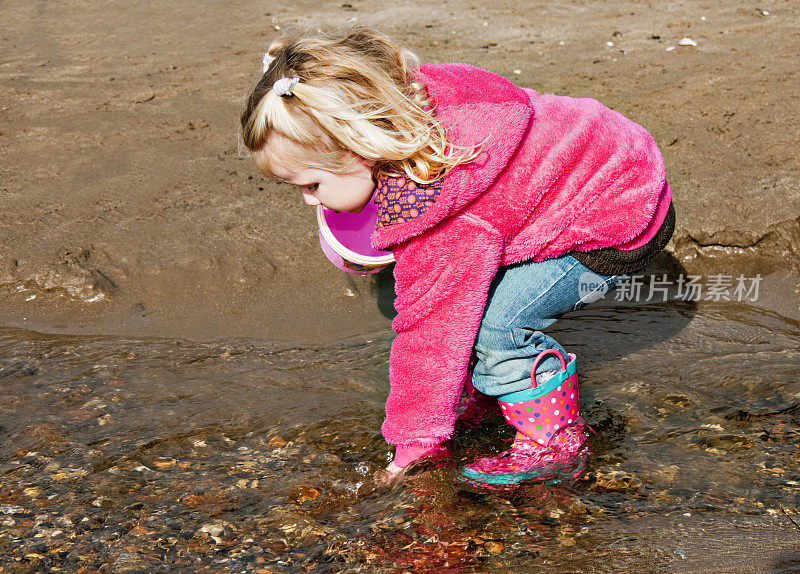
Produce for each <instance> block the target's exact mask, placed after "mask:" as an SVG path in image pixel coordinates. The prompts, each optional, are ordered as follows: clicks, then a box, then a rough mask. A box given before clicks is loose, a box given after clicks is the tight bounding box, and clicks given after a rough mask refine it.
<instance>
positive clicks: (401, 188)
mask: <svg viewBox="0 0 800 574" xmlns="http://www.w3.org/2000/svg"><path fill="white" fill-rule="evenodd" d="M441 190H442V179H441V178H440V179H437V180H436V181H434V182H432V183H417V182H415V181H414V180H412V179H410V178H409V177H408V176H407V175H405V174H404V175H388V174H382V175H381V176H380V177H379V178H378V183H377V185H376V186H375V195H374V196H373V201H374V202H375V204H376V205H377V206H378V221H377V223H376V224H375V229H380V228H381V227H386V226H387V225H394V224H396V223H405V222H406V221H411V220H413V219H416V218H417V217H419V216H420V215H422V214H423V213H425V212H426V211H428V210H429V209H430V208H431V206H432V205H433V204H434V202H435V201H436V199H437V198H438V197H439V192H441Z"/></svg>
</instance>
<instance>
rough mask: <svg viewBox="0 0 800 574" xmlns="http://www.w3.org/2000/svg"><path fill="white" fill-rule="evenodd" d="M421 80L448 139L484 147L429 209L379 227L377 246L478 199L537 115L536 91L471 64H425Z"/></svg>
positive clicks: (451, 176) (454, 172)
mask: <svg viewBox="0 0 800 574" xmlns="http://www.w3.org/2000/svg"><path fill="white" fill-rule="evenodd" d="M416 81H419V82H422V83H424V84H425V86H426V87H427V89H428V95H429V96H431V97H432V98H433V99H434V102H435V105H436V119H437V120H438V121H439V122H440V123H441V125H442V127H443V128H444V129H445V133H446V134H447V139H448V141H449V142H450V143H451V144H452V145H453V146H454V147H456V148H458V147H467V148H469V147H472V146H474V145H476V144H478V145H480V149H481V152H480V155H479V156H478V157H476V158H475V159H474V160H472V161H471V162H469V163H466V164H463V165H458V166H456V167H454V168H453V169H451V170H450V171H449V172H448V173H447V175H446V177H445V178H444V179H443V181H442V189H441V192H440V193H439V197H438V198H437V200H436V203H434V204H433V206H431V208H430V209H428V211H426V212H425V213H423V214H422V215H420V216H419V217H418V218H416V219H413V220H411V221H407V222H404V223H396V224H394V225H387V226H385V227H381V228H380V229H377V230H376V231H375V232H374V233H373V235H372V246H373V247H374V248H375V249H387V248H388V247H390V246H392V245H396V244H398V243H402V242H404V241H407V240H408V239H411V238H412V237H415V236H417V235H419V234H421V233H423V232H424V231H426V230H428V229H430V228H431V227H433V226H434V225H436V224H438V223H439V222H441V221H443V220H445V219H447V218H448V217H450V216H451V215H453V214H455V213H458V212H459V211H461V210H462V209H463V208H464V207H466V206H467V205H469V204H470V203H471V202H472V201H474V200H475V199H476V198H477V197H478V196H480V195H481V194H482V193H483V192H484V191H486V190H487V189H488V188H489V187H490V186H491V185H492V184H493V183H494V181H495V179H496V178H497V176H498V175H499V174H500V173H501V172H502V171H503V170H504V169H505V168H506V166H507V165H508V163H509V161H510V160H511V158H512V156H513V155H514V153H515V152H516V150H517V148H518V147H519V145H520V143H521V142H522V140H523V138H524V136H525V134H526V133H527V132H528V130H529V129H530V123H531V120H532V118H533V107H532V105H531V101H530V97H529V96H528V94H527V93H526V92H525V91H524V90H523V89H522V88H519V87H517V86H515V85H514V84H512V83H511V82H509V81H508V80H506V79H504V78H501V77H499V76H497V75H495V74H492V73H491V72H487V71H486V70H482V69H480V68H476V67H474V66H470V65H468V64H425V65H423V66H422V68H421V69H420V73H419V75H418V76H417V78H416ZM481 144H482V145H481Z"/></svg>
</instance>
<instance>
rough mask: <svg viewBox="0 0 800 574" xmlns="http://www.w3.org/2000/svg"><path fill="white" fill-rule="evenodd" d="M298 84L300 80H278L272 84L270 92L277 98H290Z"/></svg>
mask: <svg viewBox="0 0 800 574" xmlns="http://www.w3.org/2000/svg"><path fill="white" fill-rule="evenodd" d="M299 82H300V78H297V77H294V78H280V79H278V80H275V83H274V84H272V91H273V92H275V94H277V95H279V96H291V95H293V94H292V90H293V89H294V87H295V86H296V85H297V84H298V83H299Z"/></svg>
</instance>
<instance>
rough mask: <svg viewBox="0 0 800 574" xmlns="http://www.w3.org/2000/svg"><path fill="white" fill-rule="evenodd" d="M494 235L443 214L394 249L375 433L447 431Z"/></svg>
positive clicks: (424, 435) (418, 437) (442, 434)
mask: <svg viewBox="0 0 800 574" xmlns="http://www.w3.org/2000/svg"><path fill="white" fill-rule="evenodd" d="M501 254H502V241H501V240H500V238H499V235H498V234H497V232H496V231H495V230H493V229H492V228H491V227H490V226H489V225H488V224H486V223H485V222H483V221H481V220H479V219H477V218H474V217H470V216H460V217H456V218H452V219H450V220H446V221H444V222H442V223H440V224H439V226H437V228H436V229H435V230H431V231H429V232H427V233H424V234H422V235H420V236H418V237H415V238H413V239H411V240H410V241H408V242H407V243H405V244H402V245H401V246H399V247H398V248H397V249H396V250H395V258H396V260H397V263H396V265H395V270H394V275H395V291H396V295H397V297H396V300H395V308H396V309H397V311H398V315H397V317H395V319H394V322H393V323H392V326H393V327H394V329H395V331H396V333H397V336H396V337H395V339H394V341H393V343H392V350H391V355H390V360H389V380H390V384H391V391H390V393H389V398H388V400H387V402H386V419H385V421H384V423H383V427H382V431H383V436H384V438H385V439H386V441H387V442H389V443H390V444H394V445H400V446H410V445H419V446H426V445H435V444H438V443H440V442H441V441H442V440H444V439H446V438H448V437H449V436H450V435H451V434H452V432H453V426H454V424H455V407H456V404H457V403H458V399H459V396H460V394H461V389H462V388H463V385H464V382H465V380H466V376H467V371H468V367H469V359H470V356H471V354H472V348H473V345H474V341H475V335H476V334H477V331H478V327H479V325H480V321H481V317H482V316H483V309H484V306H485V304H486V297H487V294H488V292H489V286H490V284H491V282H492V279H493V278H494V276H495V274H496V273H497V270H498V268H499V265H500V259H501Z"/></svg>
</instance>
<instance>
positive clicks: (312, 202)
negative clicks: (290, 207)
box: [303, 191, 320, 205]
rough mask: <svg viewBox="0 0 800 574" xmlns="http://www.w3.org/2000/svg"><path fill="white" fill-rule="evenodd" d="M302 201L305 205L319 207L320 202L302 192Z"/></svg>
mask: <svg viewBox="0 0 800 574" xmlns="http://www.w3.org/2000/svg"><path fill="white" fill-rule="evenodd" d="M303 201H305V202H306V205H319V204H320V201H319V199H317V198H316V197H314V195H313V194H311V193H307V192H305V191H304V192H303Z"/></svg>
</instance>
